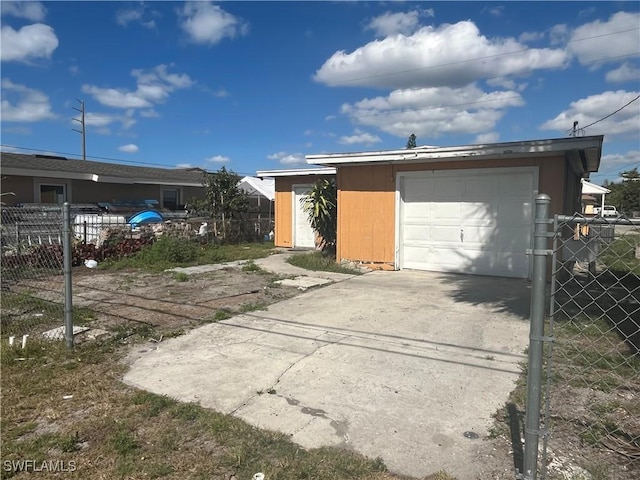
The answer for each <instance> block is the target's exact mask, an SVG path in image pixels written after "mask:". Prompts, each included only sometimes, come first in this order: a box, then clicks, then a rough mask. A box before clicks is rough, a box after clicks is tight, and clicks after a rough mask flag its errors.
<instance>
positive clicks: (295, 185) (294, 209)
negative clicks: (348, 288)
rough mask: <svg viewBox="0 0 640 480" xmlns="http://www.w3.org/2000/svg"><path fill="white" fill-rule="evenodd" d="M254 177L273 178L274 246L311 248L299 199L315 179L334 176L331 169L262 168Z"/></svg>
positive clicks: (310, 234) (311, 236)
mask: <svg viewBox="0 0 640 480" xmlns="http://www.w3.org/2000/svg"><path fill="white" fill-rule="evenodd" d="M257 175H258V177H261V178H264V177H267V178H272V179H273V180H274V181H275V216H274V218H275V232H274V233H275V237H274V243H275V246H276V247H289V248H314V247H315V233H314V231H313V229H312V228H311V224H310V223H309V218H308V216H307V215H306V214H305V213H304V212H303V210H302V207H301V205H300V200H301V199H302V198H303V197H304V196H305V195H306V194H307V193H308V192H309V190H310V188H311V186H312V185H313V183H314V182H315V181H316V180H319V179H322V178H335V175H336V169H335V168H322V167H318V168H304V169H292V170H262V171H259V172H257Z"/></svg>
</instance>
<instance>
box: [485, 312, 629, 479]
mask: <svg viewBox="0 0 640 480" xmlns="http://www.w3.org/2000/svg"><path fill="white" fill-rule="evenodd" d="M554 338H555V341H554V344H553V365H552V370H551V372H550V374H551V390H550V392H547V388H546V380H545V379H544V378H543V395H546V394H550V402H551V406H552V410H551V414H552V417H551V439H552V440H551V441H550V448H551V449H552V450H553V452H554V455H556V456H559V457H561V458H569V457H570V458H571V462H573V463H575V464H577V465H579V466H581V467H582V468H584V469H586V470H587V471H588V472H589V473H590V474H591V475H592V476H593V478H594V479H607V478H625V475H629V474H630V471H629V470H628V468H629V465H630V464H629V458H628V457H625V456H624V455H623V454H616V453H613V454H612V450H613V451H614V452H615V451H616V450H615V449H616V448H620V450H619V452H621V451H624V450H623V446H624V445H626V446H627V447H628V448H629V449H630V450H633V449H634V448H636V449H637V448H638V447H639V446H640V445H639V444H640V421H639V420H638V419H640V398H638V397H637V396H636V395H634V394H633V393H631V392H637V391H639V390H640V357H638V355H634V354H633V353H631V352H630V351H629V349H628V347H627V345H626V344H625V342H624V341H623V339H621V337H620V336H619V335H618V334H617V333H616V330H615V328H612V326H611V325H609V323H608V322H606V321H605V320H603V319H594V318H589V317H587V316H581V317H579V318H574V319H571V320H561V321H556V322H555V328H554ZM547 352H548V346H545V358H546V353H547ZM521 366H522V370H523V373H522V375H521V376H520V378H519V379H518V381H517V383H516V388H515V389H514V390H513V391H512V392H511V395H510V398H509V402H510V405H509V404H508V405H505V407H504V408H501V409H500V410H499V411H498V412H497V413H496V415H495V418H496V423H495V425H494V426H493V427H492V428H491V430H490V435H491V437H492V438H498V437H502V438H506V439H508V440H511V441H514V442H519V441H520V440H519V439H520V436H521V435H522V434H523V428H524V415H525V405H526V393H527V385H526V380H527V363H526V361H525V362H523V364H522V365H521ZM513 431H515V434H514V433H513ZM611 445H614V447H613V449H612V448H611ZM627 447H624V448H627ZM619 452H618V453H619ZM632 471H633V472H635V473H637V470H632ZM623 472H627V473H623ZM632 476H633V475H632ZM553 478H555V477H553Z"/></svg>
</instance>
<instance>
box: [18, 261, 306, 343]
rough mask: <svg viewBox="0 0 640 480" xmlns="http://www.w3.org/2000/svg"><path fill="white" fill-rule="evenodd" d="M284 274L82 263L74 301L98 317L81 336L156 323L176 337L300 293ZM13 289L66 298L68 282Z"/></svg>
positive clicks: (52, 298) (46, 280)
mask: <svg viewBox="0 0 640 480" xmlns="http://www.w3.org/2000/svg"><path fill="white" fill-rule="evenodd" d="M280 278H281V277H279V276H277V275H274V274H272V273H268V272H265V271H263V270H260V269H257V270H251V269H247V268H246V267H245V269H243V268H225V269H223V270H219V271H214V272H207V273H201V274H194V275H185V274H175V273H170V272H164V273H147V272H143V271H139V270H138V271H133V270H130V271H122V270H121V271H103V270H95V269H88V268H86V267H78V268H75V269H74V270H73V304H74V307H87V308H88V309H90V310H91V311H92V312H93V313H94V315H95V318H94V319H93V320H92V321H90V322H88V323H87V325H86V326H88V327H90V328H91V330H90V331H88V332H86V333H85V334H80V335H78V336H77V337H76V340H77V341H79V342H81V341H83V340H84V339H85V338H86V337H88V336H93V335H94V334H95V332H96V331H98V332H100V330H104V331H105V332H109V334H113V333H114V332H116V331H121V330H123V329H124V330H126V329H135V328H139V327H141V326H142V327H145V326H146V327H149V328H152V329H153V332H154V334H155V335H157V336H158V337H159V336H160V335H163V336H165V337H167V336H175V335H178V334H180V333H182V332H184V331H185V330H189V329H191V328H195V327H197V326H198V325H202V324H203V323H209V322H215V321H219V320H223V319H225V318H228V317H229V316H232V315H234V314H236V313H242V312H249V311H253V310H259V309H261V308H264V307H266V306H267V305H269V304H272V303H274V302H278V301H280V300H283V299H286V298H290V297H292V296H294V295H296V294H297V293H300V292H299V291H298V290H297V289H296V288H293V287H286V286H281V285H279V284H277V283H275V281H277V280H278V279H280ZM14 291H18V292H20V291H22V292H25V291H28V292H30V294H32V295H36V296H37V297H39V298H42V299H44V300H50V301H52V302H61V301H62V298H63V281H62V278H61V277H58V276H56V277H55V278H41V279H35V280H24V281H21V282H20V284H19V285H17V286H16V288H14ZM76 324H77V322H76Z"/></svg>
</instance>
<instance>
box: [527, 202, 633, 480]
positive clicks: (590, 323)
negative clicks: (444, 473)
mask: <svg viewBox="0 0 640 480" xmlns="http://www.w3.org/2000/svg"><path fill="white" fill-rule="evenodd" d="M546 222H547V224H548V225H551V224H552V232H550V233H549V235H548V236H547V239H546V241H545V242H544V243H545V244H546V246H547V247H548V246H550V245H549V242H550V241H552V242H551V243H552V245H551V249H549V250H545V249H544V248H540V247H538V249H539V252H540V250H544V251H545V252H546V253H548V254H550V255H551V263H550V266H551V271H550V276H549V278H548V280H550V291H549V292H548V293H549V295H545V292H540V287H536V285H535V283H534V284H533V289H534V290H535V289H536V288H537V289H538V291H537V292H536V291H534V292H532V298H533V299H534V300H533V302H532V312H533V311H534V308H539V307H540V305H538V306H535V305H534V303H540V302H545V303H546V302H547V301H548V302H549V303H548V304H547V305H548V308H549V316H548V318H546V319H545V321H544V330H543V331H544V333H543V334H540V333H539V334H538V335H535V334H534V326H532V335H531V341H532V344H533V343H534V340H539V341H540V344H539V345H540V346H543V347H542V348H543V352H544V353H543V356H542V359H539V358H534V357H535V351H533V352H532V350H531V348H530V352H529V355H530V358H529V379H528V381H529V382H534V385H533V386H532V385H528V386H529V394H528V398H527V418H528V419H529V418H535V417H536V415H535V413H536V412H534V411H533V410H535V409H537V408H538V406H539V405H540V403H536V401H539V400H540V399H541V398H542V400H543V401H542V408H541V410H542V411H541V415H539V421H538V422H537V423H535V424H532V425H528V427H529V428H528V432H529V434H530V436H531V434H533V435H534V436H535V438H534V439H533V440H531V439H530V438H528V437H527V436H525V463H526V458H527V454H529V455H530V456H531V457H532V458H534V460H537V468H536V463H535V461H534V463H533V468H532V469H530V470H529V471H526V468H525V472H524V477H520V478H525V479H527V480H535V479H563V480H564V479H574V478H575V479H611V480H617V479H630V478H640V220H631V219H627V218H623V217H620V218H615V219H603V218H600V217H584V216H582V215H574V216H556V217H555V218H554V219H553V220H551V219H547V220H546ZM534 253H535V252H534ZM545 267H546V266H545ZM534 277H535V269H534ZM547 285H549V284H547ZM547 285H545V289H546V287H547ZM532 323H535V322H534V317H533V313H532ZM532 355H533V356H532ZM536 365H537V366H539V367H541V368H540V371H541V372H542V375H540V376H539V377H538V378H536V375H535V373H536V372H534V373H533V377H534V378H531V376H532V373H531V368H532V366H533V368H534V369H535V368H536ZM538 382H539V383H538ZM536 386H539V387H540V388H538V389H536V388H535V387H536ZM538 439H541V445H540V447H541V448H540V449H538V443H537V441H538ZM527 441H529V443H528V444H527ZM536 457H537V458H536ZM531 466H532V464H531V462H530V463H529V467H531Z"/></svg>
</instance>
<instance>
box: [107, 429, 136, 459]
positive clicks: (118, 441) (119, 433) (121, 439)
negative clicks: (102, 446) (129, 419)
mask: <svg viewBox="0 0 640 480" xmlns="http://www.w3.org/2000/svg"><path fill="white" fill-rule="evenodd" d="M111 447H112V448H113V450H114V451H115V452H116V453H118V454H120V455H123V456H124V455H130V454H132V453H133V452H134V451H135V450H136V449H138V448H139V445H138V443H137V442H136V439H135V436H134V435H133V432H131V431H130V430H129V429H128V428H126V427H125V426H121V427H120V428H118V430H116V433H115V434H114V435H113V437H112V438H111Z"/></svg>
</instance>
